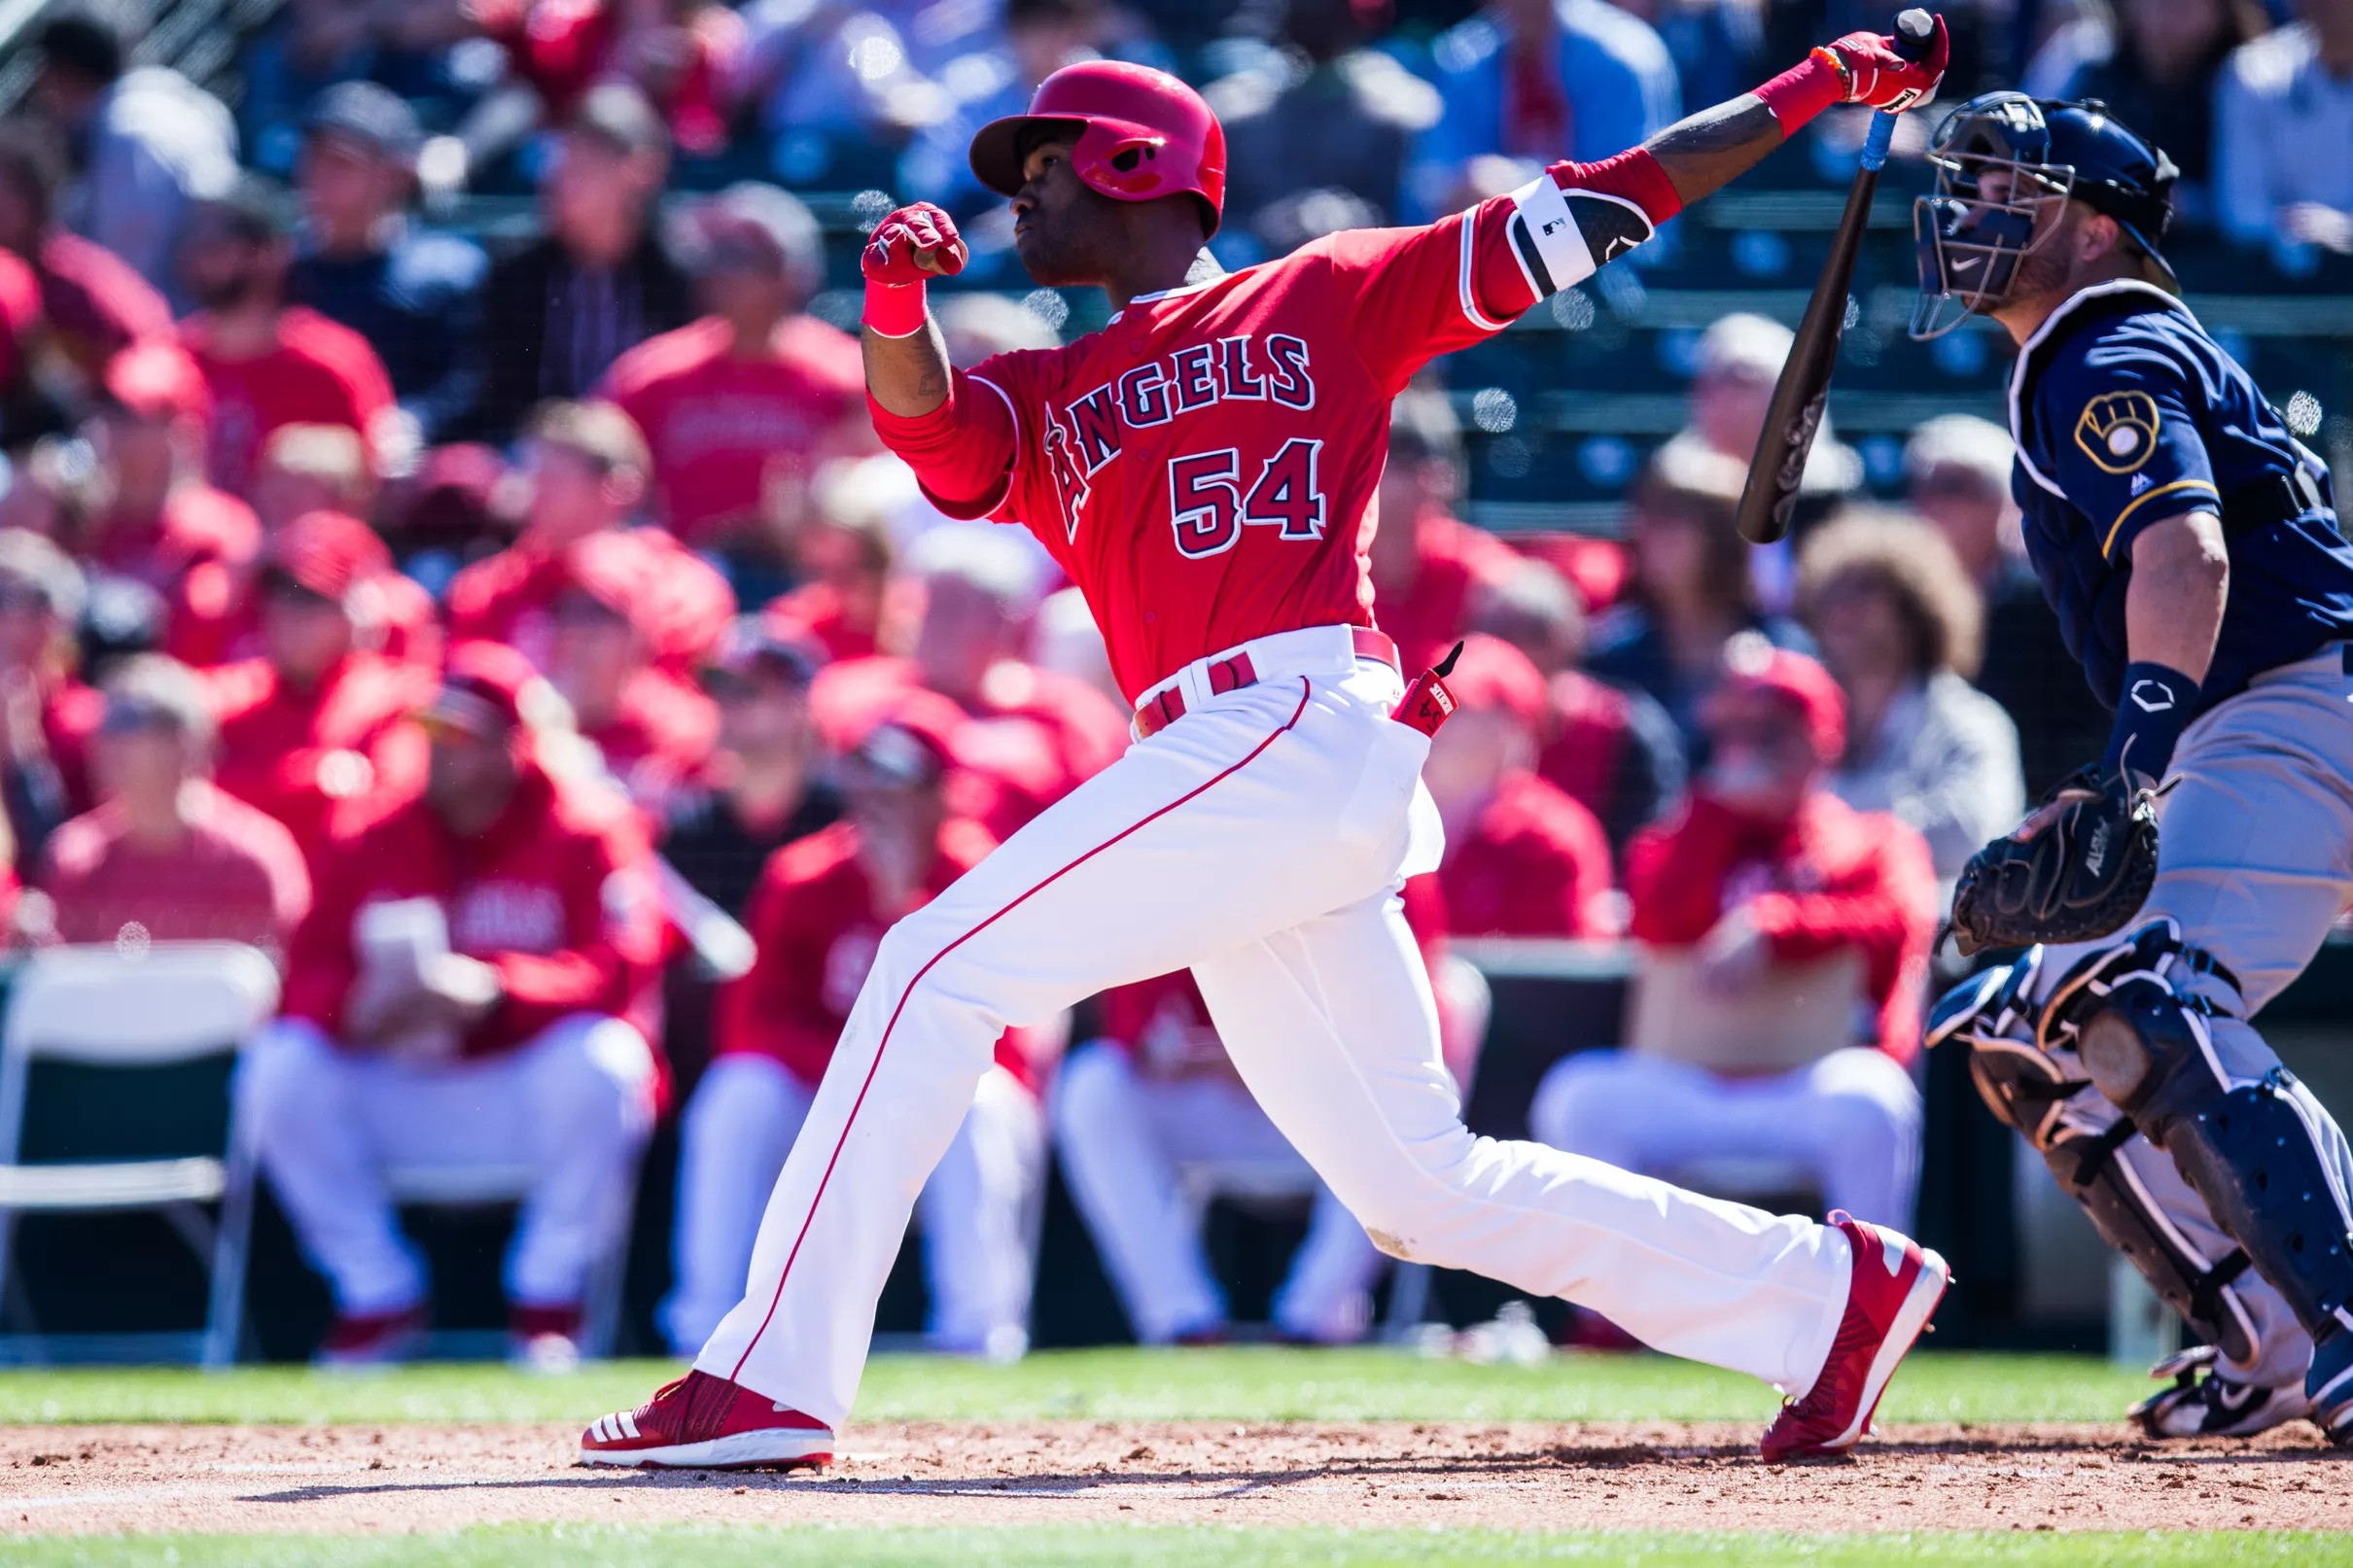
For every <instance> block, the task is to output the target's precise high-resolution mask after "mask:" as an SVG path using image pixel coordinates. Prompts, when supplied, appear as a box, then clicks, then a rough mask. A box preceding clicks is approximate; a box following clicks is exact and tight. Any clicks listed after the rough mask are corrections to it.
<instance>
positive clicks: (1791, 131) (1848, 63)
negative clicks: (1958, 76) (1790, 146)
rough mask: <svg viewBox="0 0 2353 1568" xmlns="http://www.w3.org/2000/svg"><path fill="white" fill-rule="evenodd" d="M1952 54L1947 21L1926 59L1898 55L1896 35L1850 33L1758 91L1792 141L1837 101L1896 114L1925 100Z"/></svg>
mask: <svg viewBox="0 0 2353 1568" xmlns="http://www.w3.org/2000/svg"><path fill="white" fill-rule="evenodd" d="M1951 52H1952V50H1951V43H1950V40H1949V39H1948V38H1947V36H1946V33H1945V18H1944V17H1937V18H1936V34H1935V36H1934V37H1933V38H1931V39H1930V40H1929V44H1928V54H1927V57H1926V58H1924V59H1919V60H1908V59H1906V58H1904V56H1903V55H1901V54H1898V53H1897V52H1896V51H1895V40H1894V39H1893V38H1892V37H1887V36H1883V35H1881V34H1879V33H1848V34H1847V35H1846V36H1845V37H1844V38H1842V39H1840V40H1839V41H1838V42H1837V43H1835V44H1830V45H1826V46H1824V47H1823V48H1820V49H1817V50H1815V51H1814V52H1812V53H1810V54H1809V55H1807V56H1806V58H1805V59H1804V61H1802V62H1801V63H1799V64H1798V65H1796V66H1794V67H1792V68H1791V69H1789V70H1786V71H1783V72H1782V73H1781V74H1780V75H1779V76H1776V77H1774V79H1773V80H1772V81H1770V82H1768V83H1766V84H1765V85H1764V86H1763V87H1759V88H1757V96H1758V97H1760V98H1762V99H1764V100H1765V107H1767V108H1768V109H1771V110H1772V111H1773V114H1774V119H1775V120H1778V121H1779V122H1781V135H1782V136H1783V138H1787V137H1791V136H1795V135H1796V134H1797V133H1798V130H1799V128H1800V127H1802V126H1803V125H1805V123H1806V122H1808V121H1809V120H1811V119H1813V117H1814V116H1816V115H1818V114H1820V113H1821V112H1822V111H1823V110H1825V109H1827V108H1829V107H1830V106H1831V105H1832V104H1834V103H1860V104H1869V105H1870V106H1871V107H1872V108H1874V109H1885V110H1888V111H1890V112H1893V111H1897V110H1903V109H1909V108H1912V107H1913V106H1914V105H1915V104H1920V103H1924V102H1926V101H1927V100H1928V99H1929V98H1930V97H1931V96H1932V95H1934V93H1935V92H1936V88H1937V84H1938V83H1939V82H1941V81H1943V80H1944V76H1945V61H1946V59H1947V58H1948V56H1949V55H1950V53H1951Z"/></svg>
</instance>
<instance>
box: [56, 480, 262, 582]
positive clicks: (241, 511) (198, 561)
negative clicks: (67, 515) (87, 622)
mask: <svg viewBox="0 0 2353 1568" xmlns="http://www.w3.org/2000/svg"><path fill="white" fill-rule="evenodd" d="M261 548H262V524H261V522H260V521H259V520H258V519H257V518H256V517H255V516H254V514H253V508H252V507H251V506H248V505H245V503H243V502H242V501H239V500H238V499H237V498H236V497H234V496H232V495H230V494H228V492H227V491H224V490H216V489H214V488H213V487H212V486H211V485H208V484H206V483H204V482H203V481H202V480H200V479H189V480H186V481H184V482H182V483H180V484H175V485H173V486H172V487H171V489H170V491H168V492H167V493H166V494H165V495H164V497H163V507H162V510H161V511H160V512H158V514H157V515H156V516H154V517H149V518H136V519H134V518H129V517H122V516H113V517H102V518H99V519H98V520H96V521H95V522H94V523H93V524H92V525H91V526H90V528H89V530H88V533H87V535H86V536H85V539H84V541H83V546H82V550H81V552H80V553H81V556H82V559H83V560H84V561H85V562H87V563H88V564H89V565H91V566H95V567H99V568H101V569H103V570H104V571H106V572H108V573H111V574H112V575H116V576H119V577H130V578H133V579H135V580H136V581H139V582H144V583H146V584H147V585H148V586H149V587H151V588H153V589H155V590H156V591H157V592H158V593H160V594H162V595H164V596H165V598H166V599H167V600H169V599H172V598H173V596H174V595H175V594H177V593H179V592H181V591H182V588H183V583H184V579H185V578H186V577H187V576H188V575H189V573H190V572H192V571H193V570H194V569H195V568H197V567H199V566H202V565H204V564H206V563H219V564H220V565H222V566H224V567H227V568H229V569H241V568H243V567H244V566H245V565H246V564H247V563H249V562H250V561H252V560H253V558H254V557H255V556H256V555H257V554H259V553H260V551H261ZM220 581H221V582H222V583H223V584H224V585H226V583H227V581H228V575H227V574H226V573H224V574H222V575H221V576H220ZM221 591H224V592H225V591H226V586H224V588H223V589H222V590H221ZM198 592H199V597H201V596H202V593H203V590H198ZM178 608H179V607H178V605H177V603H176V602H175V603H174V605H173V609H174V610H175V611H176V610H178Z"/></svg>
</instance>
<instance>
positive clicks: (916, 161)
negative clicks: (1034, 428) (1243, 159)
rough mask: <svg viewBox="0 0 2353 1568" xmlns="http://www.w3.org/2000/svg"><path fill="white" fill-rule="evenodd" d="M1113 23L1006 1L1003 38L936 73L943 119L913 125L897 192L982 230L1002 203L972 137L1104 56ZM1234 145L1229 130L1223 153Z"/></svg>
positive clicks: (1076, 1)
mask: <svg viewBox="0 0 2353 1568" xmlns="http://www.w3.org/2000/svg"><path fill="white" fill-rule="evenodd" d="M1111 20H1112V18H1111V17H1110V15H1109V8H1108V7H1106V5H1104V4H1103V3H1102V0H1005V5H1004V19H1003V22H1002V27H1001V35H1000V36H998V37H995V38H991V37H988V36H987V35H985V34H984V35H982V36H980V37H979V38H977V39H976V40H975V42H976V43H979V44H980V45H981V46H982V47H981V48H979V49H976V50H974V51H973V52H971V53H969V54H966V55H965V56H963V57H962V58H960V59H957V60H955V61H953V62H951V64H950V65H949V66H948V67H947V68H946V69H944V70H942V71H941V73H940V83H939V85H940V87H941V88H942V90H943V91H944V92H945V94H946V96H947V98H948V103H947V106H946V112H945V113H943V114H941V115H939V116H938V117H937V118H936V119H933V120H931V121H930V122H927V123H925V124H923V125H921V126H919V127H918V128H917V129H916V131H915V135H914V139H913V140H911V141H910V142H909V143H908V144H907V151H906V153H905V155H904V156H903V157H900V158H899V161H898V178H899V184H900V185H901V187H902V188H903V189H905V190H906V192H908V193H909V194H910V195H911V196H913V197H915V198H917V199H920V200H924V201H930V202H933V203H935V204H937V205H939V206H941V207H945V208H946V209H947V210H948V211H949V212H950V213H952V214H954V215H955V216H956V217H957V219H958V220H959V221H960V222H961V221H964V220H966V219H970V220H972V221H974V222H975V223H985V221H986V220H984V219H983V218H982V215H983V214H987V213H994V212H998V211H1001V210H1002V208H1003V206H1004V198H1003V197H1002V196H1001V195H999V194H997V193H996V192H993V191H990V190H989V189H987V188H986V187H984V186H983V185H982V184H981V183H980V178H979V176H977V175H975V174H974V173H973V172H972V160H971V158H970V157H969V156H968V153H969V149H970V148H971V146H972V134H973V132H975V131H977V130H979V129H980V127H981V126H983V125H985V124H987V123H988V122H990V121H992V120H1000V119H1002V118H1003V117H1004V116H1006V115H1018V114H1021V113H1023V112H1025V111H1026V110H1027V109H1028V108H1029V107H1030V95H1031V94H1032V93H1034V92H1036V90H1037V84H1039V83H1040V82H1043V81H1044V80H1045V79H1046V78H1047V77H1049V76H1051V75H1053V74H1054V73H1055V72H1056V71H1058V70H1060V69H1062V67H1064V66H1066V65H1069V64H1071V63H1072V62H1073V61H1076V60H1082V59H1088V58H1091V57H1093V56H1094V55H1096V54H1098V53H1100V52H1103V49H1104V46H1105V45H1106V43H1108V42H1109V38H1108V36H1107V35H1108V33H1109V30H1110V23H1111ZM1232 145H1233V143H1232V134H1231V132H1230V131H1229V132H1228V136H1227V146H1228V147H1229V148H1231V146H1232ZM975 237H976V238H977V237H978V236H977V235H975ZM1008 237H1009V235H1008ZM958 363H960V364H961V363H962V362H961V361H960V362H958Z"/></svg>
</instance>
